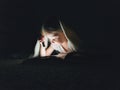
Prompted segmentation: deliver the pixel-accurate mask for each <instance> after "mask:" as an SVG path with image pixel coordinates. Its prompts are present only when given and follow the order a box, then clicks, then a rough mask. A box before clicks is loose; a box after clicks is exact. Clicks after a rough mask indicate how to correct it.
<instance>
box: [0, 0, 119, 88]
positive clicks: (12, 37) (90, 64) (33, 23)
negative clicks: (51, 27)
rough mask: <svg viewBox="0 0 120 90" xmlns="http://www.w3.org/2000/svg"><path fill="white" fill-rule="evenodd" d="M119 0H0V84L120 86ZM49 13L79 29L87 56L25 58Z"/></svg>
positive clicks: (9, 86) (34, 86)
mask: <svg viewBox="0 0 120 90" xmlns="http://www.w3.org/2000/svg"><path fill="white" fill-rule="evenodd" d="M119 6H120V3H119V2H118V1H111V2H110V1H109V2H107V1H104V2H103V1H91V0H87V1H86V0H82V1H70V0H69V1H65V0H64V1H62V0H61V1H57V0H56V1H50V0H49V1H48V0H33V1H32V0H29V1H27V0H17V1H16V0H9V1H8V0H1V1H0V57H2V58H1V59H0V89H1V90H23V89H25V90H33V89H34V90H48V89H50V90H56V89H57V90H76V89H78V90H86V89H88V90H91V89H92V90H119V88H120V87H119V85H120V77H119V76H120V75H119V74H120V73H119V63H118V62H119V59H118V58H117V57H119V53H118V52H117V51H119V49H118V47H119V44H118V43H119V30H120V29H119V24H120V20H119V19H120V18H119V16H120V14H119ZM50 15H56V16H60V17H61V20H62V21H63V22H64V23H65V24H66V25H68V26H70V27H71V28H72V29H73V30H75V31H77V32H78V34H79V36H80V39H81V40H82V41H83V45H82V47H81V48H82V49H84V51H85V52H84V53H82V52H81V54H82V55H83V56H82V55H81V56H80V57H79V58H78V59H77V58H74V57H73V58H69V59H70V61H69V60H68V61H66V63H62V64H61V63H59V62H61V61H59V60H58V61H57V60H55V61H56V62H55V61H54V60H53V61H52V60H51V59H48V60H46V61H44V60H43V61H40V59H36V60H34V61H33V60H30V61H31V62H29V60H28V62H27V60H26V63H24V64H21V62H22V61H24V60H25V59H26V58H25V59H24V57H25V56H26V55H27V56H29V55H30V54H31V53H33V49H34V45H35V43H36V39H37V37H38V33H39V30H40V28H41V24H42V22H43V20H44V19H45V18H46V17H47V16H50ZM19 55H20V56H19ZM11 56H12V57H13V58H12V57H11ZM21 56H23V57H22V59H20V57H21ZM113 56H115V59H113ZM3 57H4V58H3ZM6 57H7V58H6ZM76 60H78V61H76ZM57 62H58V63H57Z"/></svg>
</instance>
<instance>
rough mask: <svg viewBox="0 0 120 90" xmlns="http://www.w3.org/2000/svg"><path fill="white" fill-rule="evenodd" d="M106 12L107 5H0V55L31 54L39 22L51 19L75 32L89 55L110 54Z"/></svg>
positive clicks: (19, 2)
mask: <svg viewBox="0 0 120 90" xmlns="http://www.w3.org/2000/svg"><path fill="white" fill-rule="evenodd" d="M109 5H113V4H112V3H110V4H109ZM108 10H109V7H108V6H106V4H103V3H102V2H97V1H89V0H88V1H79V2H78V1H48V0H43V1H38V0H37V1H31V0H30V1H27V0H17V1H15V0H11V1H7V0H6V1H1V2H0V53H1V55H2V54H5V55H7V54H10V53H18V52H32V51H33V48H34V45H35V42H36V38H37V35H38V32H39V30H40V28H41V24H42V21H43V20H44V19H45V18H46V17H47V16H50V15H56V16H60V17H61V19H62V21H63V22H64V23H65V24H66V25H68V26H69V27H71V28H73V29H74V30H76V31H78V32H79V35H80V39H81V40H84V42H85V46H86V48H88V49H89V50H90V52H92V51H93V52H96V50H98V51H101V52H106V53H107V52H110V51H111V47H112V45H111V44H110V42H111V35H110V34H111V30H112V26H113V22H112V17H111V15H112V14H111V13H110V12H109V11H110V10H109V11H108ZM91 50H92V51H91ZM104 50H105V51H104ZM108 50H110V51H108Z"/></svg>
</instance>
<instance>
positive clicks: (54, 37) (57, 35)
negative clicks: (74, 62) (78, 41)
mask: <svg viewBox="0 0 120 90" xmlns="http://www.w3.org/2000/svg"><path fill="white" fill-rule="evenodd" d="M46 36H47V37H48V39H49V40H50V42H51V43H57V44H62V43H63V42H64V41H65V40H66V38H65V35H64V34H63V32H62V31H61V32H51V33H46Z"/></svg>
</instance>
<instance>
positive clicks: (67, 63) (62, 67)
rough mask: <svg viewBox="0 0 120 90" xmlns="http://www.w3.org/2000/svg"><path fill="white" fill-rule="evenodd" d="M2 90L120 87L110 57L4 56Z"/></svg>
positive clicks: (108, 89)
mask: <svg viewBox="0 0 120 90" xmlns="http://www.w3.org/2000/svg"><path fill="white" fill-rule="evenodd" d="M0 63H1V66H0V67H1V68H0V77H1V78H0V90H120V86H119V85H120V81H119V80H120V78H119V76H120V74H119V71H117V69H116V68H117V64H115V63H113V62H112V60H111V58H106V57H105V56H104V58H102V57H101V58H100V57H98V58H97V57H95V56H92V55H90V56H86V57H85V56H77V55H76V56H74V57H71V56H69V57H67V58H66V59H65V60H64V61H62V60H59V59H57V58H54V57H52V58H36V59H28V60H27V59H6V60H1V62H0Z"/></svg>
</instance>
